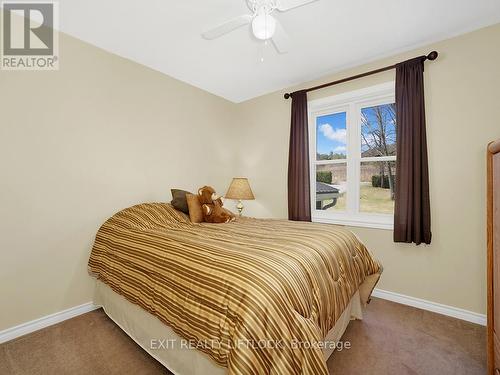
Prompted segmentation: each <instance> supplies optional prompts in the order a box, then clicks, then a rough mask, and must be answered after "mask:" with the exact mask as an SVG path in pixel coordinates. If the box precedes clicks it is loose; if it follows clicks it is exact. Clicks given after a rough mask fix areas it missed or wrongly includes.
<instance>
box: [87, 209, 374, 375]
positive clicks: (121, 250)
mask: <svg viewBox="0 0 500 375" xmlns="http://www.w3.org/2000/svg"><path fill="white" fill-rule="evenodd" d="M89 269H90V271H91V273H93V274H94V275H96V276H97V277H98V278H99V279H100V280H101V281H103V282H104V283H106V284H108V285H109V286H110V287H111V288H112V289H113V290H114V291H115V292H117V293H119V294H121V295H123V296H124V297H125V298H127V299H128V300H129V301H130V302H132V303H135V304H137V305H139V306H141V307H142V308H143V309H145V310H147V311H148V312H150V313H151V314H153V315H155V316H157V317H158V318H159V319H160V320H162V321H163V322H165V323H166V324H168V325H169V326H171V327H172V328H173V329H174V330H175V331H176V332H177V333H178V334H179V336H181V337H183V338H185V339H187V340H192V341H190V342H191V343H196V347H197V349H198V350H202V351H203V352H205V353H207V354H208V355H209V356H210V357H211V358H212V359H213V360H214V361H215V362H216V363H218V364H219V365H221V366H225V367H227V368H228V372H229V374H246V375H253V374H311V375H312V374H314V375H318V374H327V369H326V364H325V359H324V357H323V354H322V350H321V341H322V340H323V339H324V337H325V335H326V334H327V332H328V331H329V330H330V329H332V327H333V326H334V324H335V322H336V321H337V319H338V318H339V316H340V314H341V313H342V311H343V310H344V308H345V307H346V306H347V304H348V303H349V300H350V299H351V297H352V296H353V294H354V293H355V292H356V290H357V289H358V287H359V286H360V285H361V284H362V283H363V281H364V279H365V278H366V277H367V276H368V275H372V274H377V273H380V272H381V267H380V265H379V263H378V262H377V261H376V260H375V259H374V258H373V257H372V256H371V255H370V253H369V252H368V250H367V249H366V248H365V246H364V245H363V244H362V243H361V242H360V241H359V240H358V239H357V238H356V236H354V234H352V233H351V232H350V231H348V230H345V229H342V228H341V227H338V226H332V225H323V224H315V223H299V222H290V221H285V220H258V219H250V218H240V219H238V220H237V221H235V222H233V223H228V224H208V223H202V224H193V223H191V222H190V221H189V218H188V217H187V216H186V215H184V214H183V213H181V212H179V211H177V210H175V209H174V208H173V207H172V206H171V205H169V204H163V203H151V204H141V205H137V206H134V207H131V208H128V209H125V210H123V211H121V212H119V213H117V214H116V215H114V216H113V217H112V218H110V219H109V220H107V221H106V223H104V225H103V226H102V227H101V228H100V229H99V232H98V233H97V237H96V240H95V244H94V247H93V249H92V253H91V256H90V260H89Z"/></svg>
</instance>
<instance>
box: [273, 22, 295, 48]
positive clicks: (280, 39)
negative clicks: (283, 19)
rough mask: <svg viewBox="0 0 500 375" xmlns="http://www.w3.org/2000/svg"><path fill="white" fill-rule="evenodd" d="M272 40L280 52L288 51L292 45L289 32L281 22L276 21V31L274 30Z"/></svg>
mask: <svg viewBox="0 0 500 375" xmlns="http://www.w3.org/2000/svg"><path fill="white" fill-rule="evenodd" d="M272 41H273V44H274V47H275V48H276V51H278V52H279V53H287V52H288V51H289V50H290V48H291V46H292V43H291V41H290V38H289V37H288V34H287V33H286V31H285V29H284V28H283V26H281V23H279V22H276V31H275V32H274V35H273V38H272Z"/></svg>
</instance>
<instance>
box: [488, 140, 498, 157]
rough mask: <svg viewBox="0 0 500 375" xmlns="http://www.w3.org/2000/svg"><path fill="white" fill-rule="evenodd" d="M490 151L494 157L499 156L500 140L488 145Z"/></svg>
mask: <svg viewBox="0 0 500 375" xmlns="http://www.w3.org/2000/svg"><path fill="white" fill-rule="evenodd" d="M488 151H489V152H490V153H491V154H493V155H494V154H498V153H499V152H500V139H498V140H496V141H493V142H491V143H490V144H489V145H488Z"/></svg>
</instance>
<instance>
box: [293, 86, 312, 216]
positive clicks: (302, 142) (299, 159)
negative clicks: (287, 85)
mask: <svg viewBox="0 0 500 375" xmlns="http://www.w3.org/2000/svg"><path fill="white" fill-rule="evenodd" d="M307 130H308V129H307V93H306V92H305V91H297V92H294V93H293V94H292V121H291V126H290V150H289V154H288V219H289V220H295V221H311V197H310V192H309V190H310V188H309V187H310V185H309V137H308V131H307Z"/></svg>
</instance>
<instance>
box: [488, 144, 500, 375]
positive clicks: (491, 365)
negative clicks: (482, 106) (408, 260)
mask: <svg viewBox="0 0 500 375" xmlns="http://www.w3.org/2000/svg"><path fill="white" fill-rule="evenodd" d="M499 152H500V140H497V141H494V142H491V143H490V144H489V145H488V151H487V191H486V197H487V199H486V202H487V225H486V233H487V288H488V289H487V290H488V292H487V297H488V307H487V333H488V353H487V354H488V374H489V375H494V374H495V348H494V347H495V343H494V303H495V301H494V291H493V282H494V278H493V270H494V264H493V238H494V224H493V220H494V218H493V190H494V186H493V156H494V155H495V154H497V153H499Z"/></svg>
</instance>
